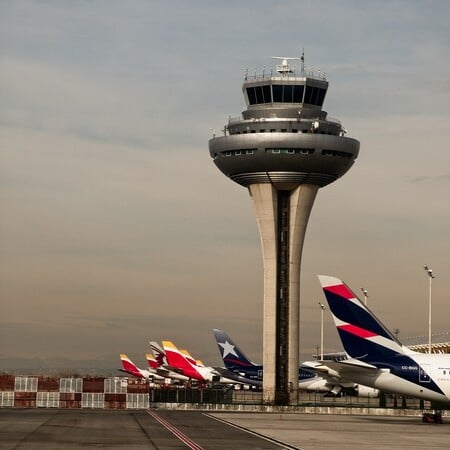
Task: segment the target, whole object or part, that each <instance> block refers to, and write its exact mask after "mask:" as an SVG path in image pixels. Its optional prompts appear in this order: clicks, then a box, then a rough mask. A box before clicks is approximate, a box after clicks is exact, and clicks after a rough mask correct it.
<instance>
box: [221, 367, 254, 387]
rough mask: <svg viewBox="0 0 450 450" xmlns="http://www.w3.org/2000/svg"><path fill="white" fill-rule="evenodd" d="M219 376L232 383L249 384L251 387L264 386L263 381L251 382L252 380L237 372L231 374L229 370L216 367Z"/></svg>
mask: <svg viewBox="0 0 450 450" xmlns="http://www.w3.org/2000/svg"><path fill="white" fill-rule="evenodd" d="M213 369H214V370H215V371H216V372H217V373H218V374H219V375H221V376H222V377H224V378H227V379H229V380H232V381H236V383H240V384H248V385H249V386H258V387H261V386H262V381H258V380H251V379H250V378H246V377H243V376H241V375H239V374H237V373H235V372H231V371H230V370H228V369H225V368H223V367H214V368H213Z"/></svg>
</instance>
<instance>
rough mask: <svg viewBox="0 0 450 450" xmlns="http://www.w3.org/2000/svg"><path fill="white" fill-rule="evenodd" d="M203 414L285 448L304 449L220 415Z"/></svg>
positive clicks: (292, 449)
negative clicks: (237, 423)
mask: <svg viewBox="0 0 450 450" xmlns="http://www.w3.org/2000/svg"><path fill="white" fill-rule="evenodd" d="M203 415H204V416H207V417H209V418H210V419H214V420H217V421H218V422H222V423H225V424H226V425H229V426H230V427H234V428H237V429H238V430H241V431H245V432H247V433H249V434H253V435H254V436H257V437H259V438H261V439H265V440H266V441H269V442H271V443H272V444H275V445H279V446H280V447H282V448H283V449H285V450H302V448H300V447H295V446H293V445H290V444H286V443H285V442H282V441H279V440H277V439H274V438H271V437H268V436H266V435H264V434H262V433H258V432H257V431H252V430H250V429H249V428H246V427H243V426H242V425H236V424H235V423H233V422H229V421H228V420H225V419H222V418H220V417H214V416H213V415H211V414H209V413H203Z"/></svg>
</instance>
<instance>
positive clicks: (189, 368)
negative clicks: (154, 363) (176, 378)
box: [162, 341, 203, 380]
mask: <svg viewBox="0 0 450 450" xmlns="http://www.w3.org/2000/svg"><path fill="white" fill-rule="evenodd" d="M162 345H163V348H164V351H165V354H166V357H167V361H168V363H169V366H171V367H174V368H176V369H179V370H181V371H182V373H183V375H185V376H187V377H190V378H195V379H197V380H202V379H203V377H202V376H201V375H200V373H199V372H198V370H197V369H196V367H195V366H194V365H193V364H192V363H191V362H190V361H189V360H188V359H187V358H186V356H185V355H183V354H182V353H181V352H180V350H178V348H177V347H176V346H175V345H174V344H173V343H172V342H171V341H162Z"/></svg>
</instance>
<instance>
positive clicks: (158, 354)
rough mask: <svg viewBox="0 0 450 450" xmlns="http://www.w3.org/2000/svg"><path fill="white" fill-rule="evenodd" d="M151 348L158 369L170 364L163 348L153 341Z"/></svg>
mask: <svg viewBox="0 0 450 450" xmlns="http://www.w3.org/2000/svg"><path fill="white" fill-rule="evenodd" d="M150 347H151V349H152V352H153V354H154V355H155V359H156V361H157V363H158V367H161V366H164V365H167V364H168V362H167V357H166V352H165V351H164V350H163V349H162V348H161V346H160V345H159V344H158V343H157V342H155V341H151V342H150Z"/></svg>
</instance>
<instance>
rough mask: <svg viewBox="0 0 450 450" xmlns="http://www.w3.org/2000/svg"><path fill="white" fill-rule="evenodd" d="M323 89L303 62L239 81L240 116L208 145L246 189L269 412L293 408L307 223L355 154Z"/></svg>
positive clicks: (224, 169)
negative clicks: (259, 266) (256, 248)
mask: <svg viewBox="0 0 450 450" xmlns="http://www.w3.org/2000/svg"><path fill="white" fill-rule="evenodd" d="M278 59H279V58H278ZM293 59H300V58H293ZM327 89H328V81H327V80H326V78H325V75H324V74H323V73H320V72H319V73H318V74H317V73H313V72H308V71H306V69H305V66H304V59H303V57H302V58H301V70H300V72H299V73H296V70H295V68H294V67H293V66H292V65H291V64H290V62H289V58H282V64H281V65H278V66H277V73H275V74H274V73H273V71H271V73H270V74H268V73H266V72H265V71H263V73H262V75H257V74H256V73H255V75H254V76H249V75H248V74H246V75H245V78H244V83H243V87H242V91H243V93H244V97H245V101H246V104H247V109H246V110H245V111H243V112H242V117H237V118H231V117H230V118H229V120H228V124H227V125H225V127H224V134H223V136H213V138H212V139H210V141H209V152H210V155H211V157H212V158H213V160H214V163H215V164H216V166H217V167H218V168H219V169H220V170H221V171H222V172H223V173H224V174H225V175H226V176H227V177H229V178H231V179H232V180H233V181H235V182H236V183H239V184H240V185H242V186H245V187H247V188H248V190H249V192H250V195H251V198H252V200H253V204H254V208H255V213H256V218H257V221H258V227H259V232H260V236H261V244H262V250H263V259H264V339H263V345H264V348H263V360H264V376H263V388H264V401H265V402H266V403H268V404H295V403H296V402H297V401H298V381H299V364H298V362H299V310H300V264H301V256H302V249H303V241H304V238H305V232H306V227H307V223H308V218H309V215H310V212H311V208H312V205H313V203H314V199H315V196H316V194H317V191H318V189H319V188H320V187H323V186H326V185H328V184H330V183H332V182H334V181H335V180H337V179H338V178H339V177H341V176H342V175H344V174H345V173H346V172H347V171H348V170H349V169H350V167H351V166H352V165H353V163H354V161H355V159H356V158H357V156H358V152H359V142H358V141H357V140H355V139H352V138H349V137H346V136H345V133H346V130H345V128H344V127H343V126H342V124H341V122H340V121H339V120H337V119H331V118H329V117H328V116H327V113H326V111H323V110H322V105H323V102H324V100H325V96H326V93H327Z"/></svg>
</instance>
